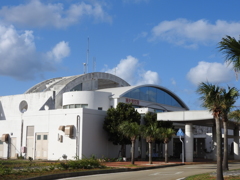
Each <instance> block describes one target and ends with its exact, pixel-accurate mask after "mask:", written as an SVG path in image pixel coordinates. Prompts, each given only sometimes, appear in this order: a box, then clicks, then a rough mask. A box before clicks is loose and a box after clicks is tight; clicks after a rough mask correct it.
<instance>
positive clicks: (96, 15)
mask: <svg viewBox="0 0 240 180" xmlns="http://www.w3.org/2000/svg"><path fill="white" fill-rule="evenodd" d="M85 16H87V17H92V18H93V19H94V20H95V21H104V22H111V17H110V16H109V15H108V14H107V13H106V12H104V10H103V7H102V5H101V4H99V3H94V4H86V3H84V2H81V3H78V4H72V5H71V6H70V7H69V9H68V10H64V7H63V4H61V3H55V4H51V3H48V4H44V3H42V2H41V1H40V0H32V1H29V3H28V4H21V5H19V6H14V7H7V6H4V7H2V9H1V10H0V17H2V19H4V20H5V21H6V22H10V23H12V24H16V25H22V26H27V27H56V28H64V27H67V26H70V25H72V24H76V23H78V22H79V21H80V20H81V18H83V17H85Z"/></svg>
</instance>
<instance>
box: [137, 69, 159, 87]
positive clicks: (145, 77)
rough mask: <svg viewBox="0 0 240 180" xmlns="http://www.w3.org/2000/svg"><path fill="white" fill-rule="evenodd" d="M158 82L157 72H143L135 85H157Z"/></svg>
mask: <svg viewBox="0 0 240 180" xmlns="http://www.w3.org/2000/svg"><path fill="white" fill-rule="evenodd" d="M159 82H160V80H159V77H158V73H157V72H153V71H143V72H142V73H141V74H140V78H139V79H138V82H137V84H138V85H140V84H159Z"/></svg>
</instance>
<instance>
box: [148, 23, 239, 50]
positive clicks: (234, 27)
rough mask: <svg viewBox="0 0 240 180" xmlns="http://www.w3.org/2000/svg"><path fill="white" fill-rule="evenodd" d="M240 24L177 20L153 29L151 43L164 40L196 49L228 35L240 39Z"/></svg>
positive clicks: (160, 24)
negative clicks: (200, 45)
mask: <svg viewBox="0 0 240 180" xmlns="http://www.w3.org/2000/svg"><path fill="white" fill-rule="evenodd" d="M239 29H240V22H227V21H223V20H217V21H216V22H215V23H214V24H211V23H210V22H208V21H207V20H204V19H201V20H198V21H194V22H192V21H189V20H187V19H176V20H173V21H163V22H161V23H159V24H158V25H157V26H155V27H153V29H152V37H151V38H150V39H149V40H150V41H155V40H159V39H160V40H164V41H167V42H169V43H172V44H175V45H179V46H185V47H188V48H196V47H197V45H198V44H199V43H201V44H208V43H211V42H214V43H215V42H218V41H219V39H221V38H222V37H223V36H225V35H226V34H228V35H231V36H234V37H238V35H239Z"/></svg>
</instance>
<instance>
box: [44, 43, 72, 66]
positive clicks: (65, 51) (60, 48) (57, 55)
mask: <svg viewBox="0 0 240 180" xmlns="http://www.w3.org/2000/svg"><path fill="white" fill-rule="evenodd" d="M69 53H70V48H69V46H68V43H67V42H65V41H62V42H60V43H58V44H57V45H56V46H55V47H54V48H53V49H52V51H50V52H48V53H47V55H48V57H49V58H50V59H53V60H55V61H56V62H60V61H61V60H62V59H63V58H65V57H67V56H68V55H69Z"/></svg>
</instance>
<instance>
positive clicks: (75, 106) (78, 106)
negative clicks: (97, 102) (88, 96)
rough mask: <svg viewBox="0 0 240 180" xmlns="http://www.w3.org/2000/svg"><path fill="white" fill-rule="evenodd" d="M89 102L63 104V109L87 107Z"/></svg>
mask: <svg viewBox="0 0 240 180" xmlns="http://www.w3.org/2000/svg"><path fill="white" fill-rule="evenodd" d="M86 107H88V104H70V105H65V106H63V109H74V108H86Z"/></svg>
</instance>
